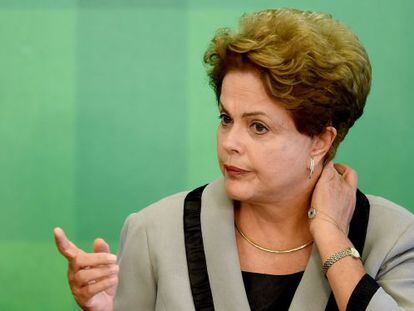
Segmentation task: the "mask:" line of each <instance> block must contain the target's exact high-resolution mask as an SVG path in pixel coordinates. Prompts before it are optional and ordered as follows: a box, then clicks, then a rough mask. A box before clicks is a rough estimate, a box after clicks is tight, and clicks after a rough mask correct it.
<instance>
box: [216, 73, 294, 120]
mask: <svg viewBox="0 0 414 311" xmlns="http://www.w3.org/2000/svg"><path fill="white" fill-rule="evenodd" d="M220 104H221V105H222V107H223V108H224V109H226V110H227V111H229V112H230V113H235V114H239V113H240V114H243V113H249V112H252V111H255V112H257V111H260V112H263V113H265V114H266V115H267V116H268V117H270V118H271V119H274V120H275V121H278V122H279V123H280V122H283V123H285V124H287V123H291V124H292V125H293V119H292V117H291V116H290V113H289V112H288V111H287V110H286V109H285V108H284V107H283V105H282V103H281V102H280V101H278V100H277V99H275V98H274V97H270V96H269V94H268V93H267V91H266V88H265V86H264V83H263V81H262V80H261V78H260V75H259V73H258V72H257V71H255V70H252V69H245V70H231V71H229V72H228V73H227V74H226V75H225V77H224V79H223V83H222V89H221V96H220Z"/></svg>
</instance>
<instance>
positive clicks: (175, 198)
mask: <svg viewBox="0 0 414 311" xmlns="http://www.w3.org/2000/svg"><path fill="white" fill-rule="evenodd" d="M189 192H190V191H182V192H179V193H175V194H173V195H170V196H167V197H165V198H163V199H161V200H159V201H156V202H154V203H152V204H150V205H148V206H146V207H144V208H143V209H141V210H140V211H138V212H135V213H132V214H130V215H129V216H128V217H127V219H126V220H125V225H124V226H127V227H129V228H134V227H142V226H153V225H156V224H157V223H158V224H159V225H160V224H162V223H168V221H170V223H171V222H174V220H178V218H179V217H181V216H182V214H183V204H184V200H185V197H186V196H187V194H188V193H189Z"/></svg>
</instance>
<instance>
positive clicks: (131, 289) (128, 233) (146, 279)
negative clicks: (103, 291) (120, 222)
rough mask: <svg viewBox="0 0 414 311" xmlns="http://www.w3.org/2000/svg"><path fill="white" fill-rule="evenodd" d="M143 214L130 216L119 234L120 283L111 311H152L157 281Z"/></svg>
mask: <svg viewBox="0 0 414 311" xmlns="http://www.w3.org/2000/svg"><path fill="white" fill-rule="evenodd" d="M144 216H145V214H144V213H143V212H142V211H141V212H139V213H135V214H131V215H130V216H129V217H128V218H127V220H126V221H125V224H124V227H123V229H122V233H121V242H120V248H119V253H118V264H119V274H118V277H119V283H118V288H117V291H116V295H115V301H114V310H137V309H139V310H142V311H152V310H155V300H156V278H155V276H154V273H153V269H152V264H151V259H150V251H149V245H148V239H147V232H146V228H145V217H144Z"/></svg>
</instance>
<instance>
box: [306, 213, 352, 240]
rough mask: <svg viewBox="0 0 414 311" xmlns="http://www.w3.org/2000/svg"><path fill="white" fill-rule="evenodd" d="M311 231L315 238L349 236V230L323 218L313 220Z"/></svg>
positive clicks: (310, 226)
mask: <svg viewBox="0 0 414 311" xmlns="http://www.w3.org/2000/svg"><path fill="white" fill-rule="evenodd" d="M309 231H310V233H311V234H312V236H313V237H314V238H317V237H319V236H322V237H323V236H326V235H328V236H332V235H334V236H336V235H342V236H344V237H347V236H348V228H347V229H343V228H341V227H340V226H339V225H338V224H334V223H333V222H331V221H328V220H326V219H324V218H322V217H319V218H317V219H312V221H311V222H310V225H309Z"/></svg>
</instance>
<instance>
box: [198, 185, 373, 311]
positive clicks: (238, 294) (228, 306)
mask: <svg viewBox="0 0 414 311" xmlns="http://www.w3.org/2000/svg"><path fill="white" fill-rule="evenodd" d="M201 206H202V208H201V230H202V235H203V243H204V249H205V255H206V262H207V271H208V276H209V280H210V285H211V291H212V295H213V301H214V306H215V309H216V310H226V311H233V310H235V311H236V310H237V311H249V310H250V307H249V302H248V300H247V295H246V291H245V289H244V283H243V278H242V274H241V271H240V260H239V255H238V250H237V244H236V236H235V230H234V211H233V202H232V200H230V199H229V198H228V197H227V195H226V193H225V190H224V180H223V178H219V179H218V180H216V181H214V182H213V183H211V184H209V185H208V186H207V187H206V188H205V189H204V192H203V195H202V198H201ZM368 219H369V202H368V199H367V198H366V197H365V195H364V194H363V193H362V192H360V191H359V190H357V201H356V207H355V212H354V215H353V217H352V219H351V223H350V228H349V234H348V236H349V238H350V240H351V242H352V243H353V244H354V246H355V247H356V248H357V249H358V251H359V252H360V254H361V256H362V253H363V246H364V242H365V237H366V232H367V226H368ZM321 267H322V261H321V258H320V255H319V252H318V249H317V247H316V245H315V244H313V245H312V253H311V256H310V258H309V261H308V264H307V266H306V268H305V271H304V274H303V276H302V279H301V281H300V283H299V286H298V288H297V289H296V292H295V295H294V297H293V300H292V302H291V305H290V308H289V310H290V311H302V310H325V308H326V310H331V309H330V308H331V307H333V309H334V307H336V304H335V301H334V297H333V295H331V294H332V292H331V288H330V286H329V282H328V280H327V279H326V278H325V276H324V275H323V272H322V269H321ZM330 296H331V299H329V298H330ZM328 301H329V304H328Z"/></svg>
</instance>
